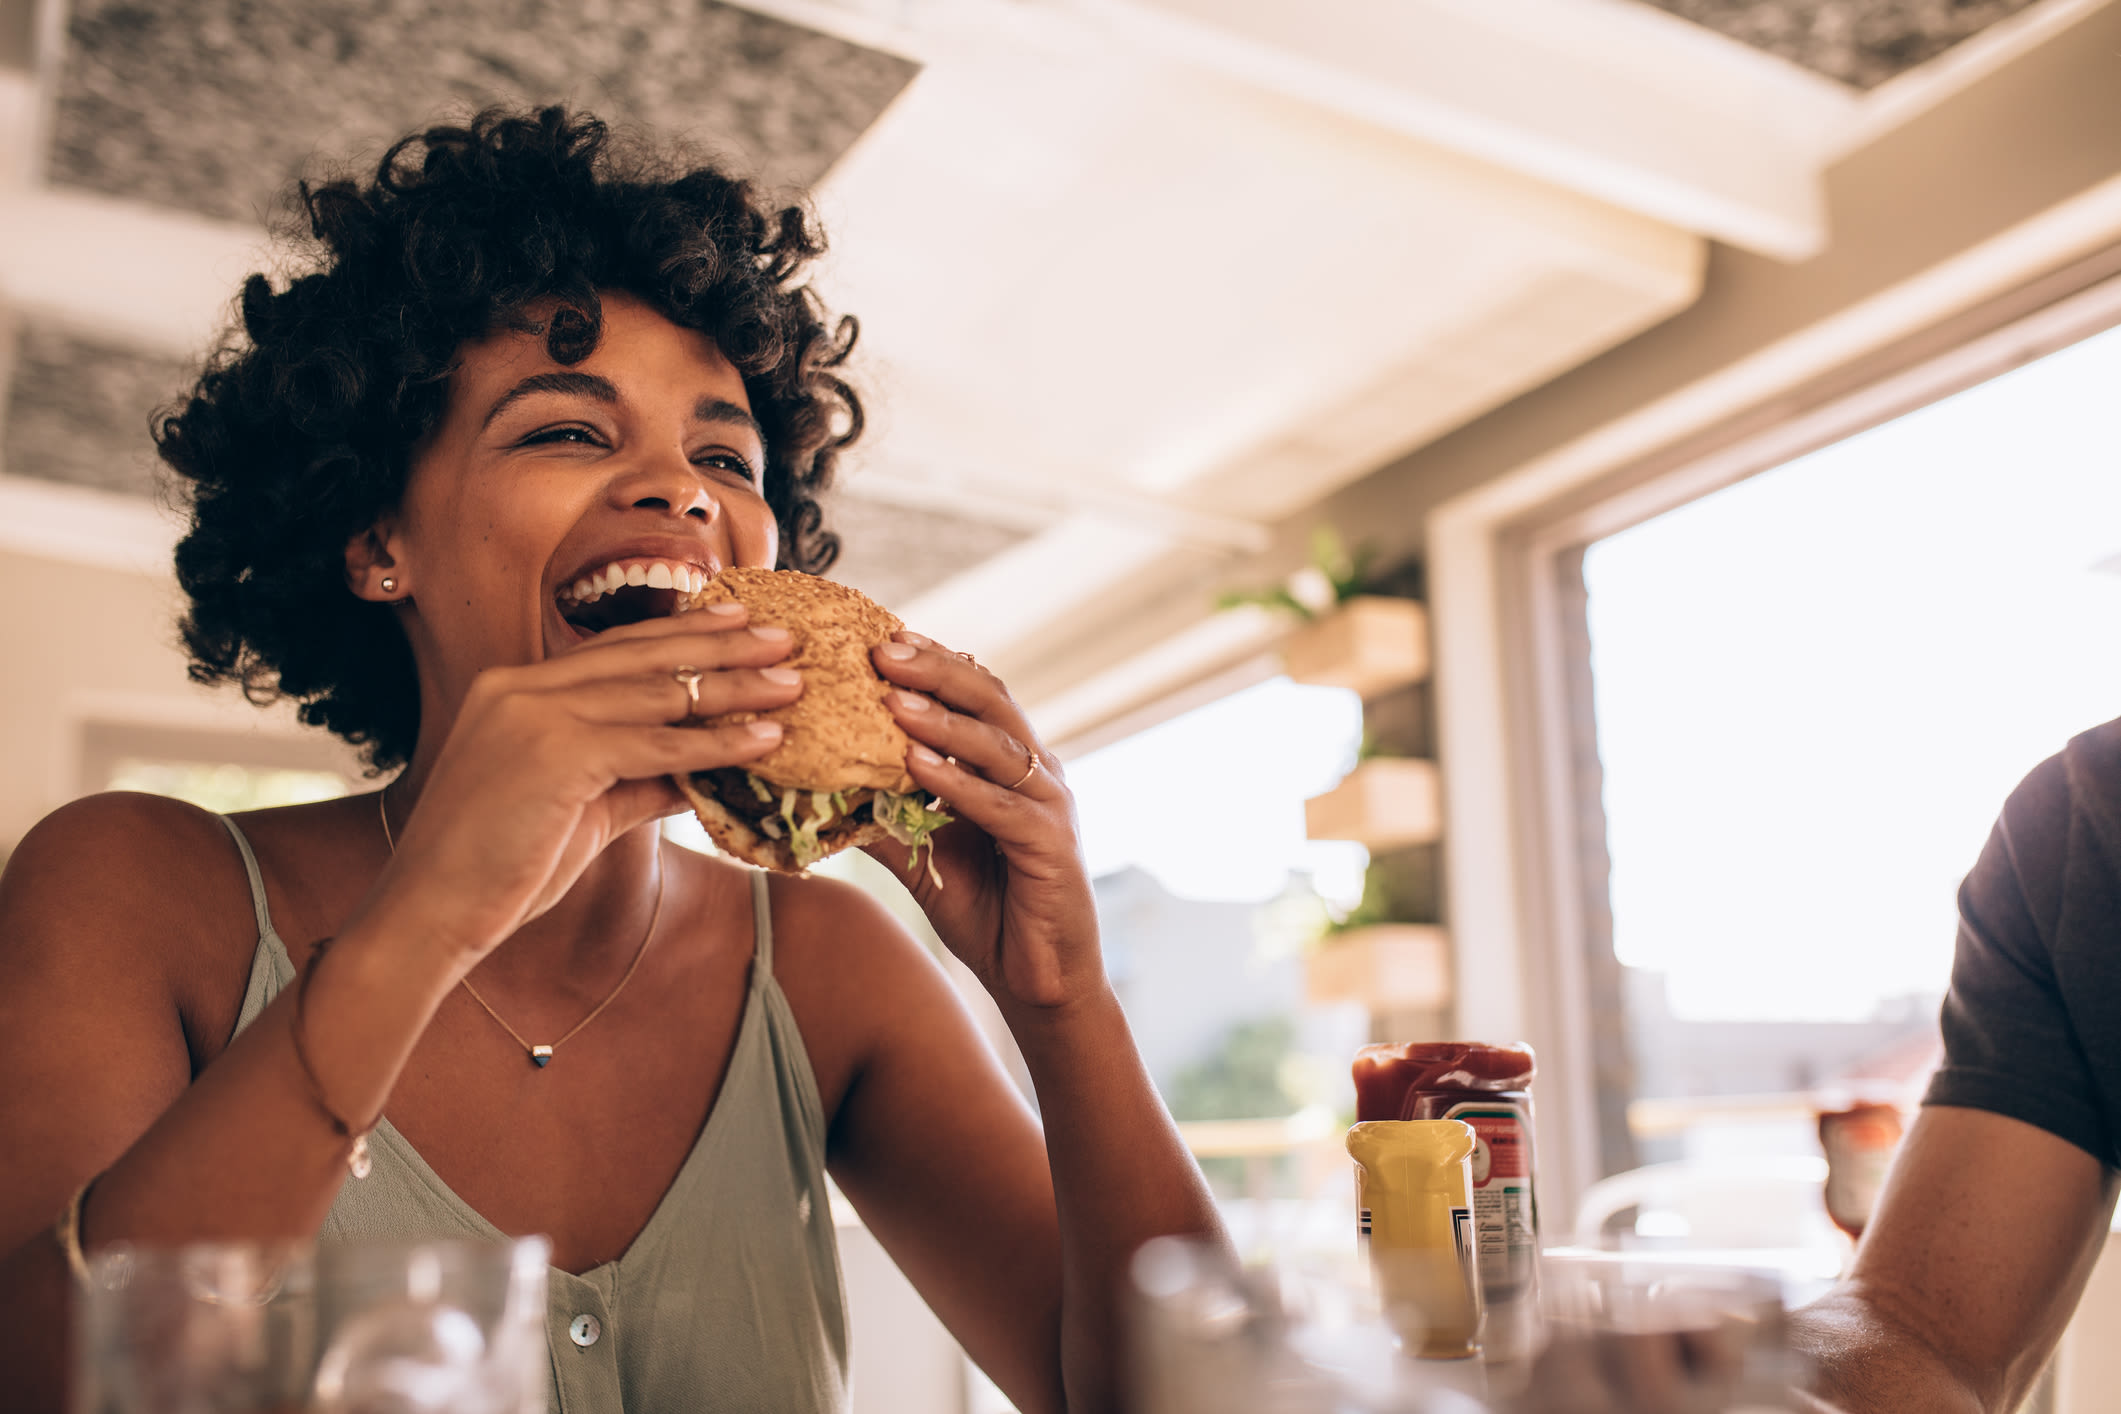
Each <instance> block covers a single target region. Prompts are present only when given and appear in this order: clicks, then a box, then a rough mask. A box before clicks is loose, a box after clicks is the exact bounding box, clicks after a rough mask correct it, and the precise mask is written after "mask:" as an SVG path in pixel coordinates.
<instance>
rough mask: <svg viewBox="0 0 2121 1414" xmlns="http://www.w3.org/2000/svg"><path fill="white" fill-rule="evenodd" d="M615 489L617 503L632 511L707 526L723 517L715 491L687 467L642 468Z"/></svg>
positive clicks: (686, 465) (701, 477)
mask: <svg viewBox="0 0 2121 1414" xmlns="http://www.w3.org/2000/svg"><path fill="white" fill-rule="evenodd" d="M615 489H616V490H617V491H618V492H619V495H618V497H617V499H619V500H620V501H621V502H622V503H623V504H624V505H627V506H629V507H631V508H632V509H634V510H645V511H664V512H666V513H668V514H670V515H679V516H691V517H693V518H694V519H697V520H702V521H706V522H707V523H709V524H712V523H713V522H714V520H715V518H716V517H717V516H719V515H720V514H721V513H722V503H721V501H720V500H719V499H718V498H717V497H716V496H715V494H714V487H713V486H712V484H710V483H709V482H708V480H707V478H705V477H703V476H701V475H700V474H699V472H698V471H696V470H694V469H693V467H692V466H691V464H690V463H680V464H678V465H675V466H671V465H658V466H655V467H652V468H649V467H644V468H642V469H640V470H639V471H637V472H635V473H634V474H633V475H631V476H629V477H627V478H625V480H624V481H623V482H622V483H621V484H620V486H619V487H617V488H615Z"/></svg>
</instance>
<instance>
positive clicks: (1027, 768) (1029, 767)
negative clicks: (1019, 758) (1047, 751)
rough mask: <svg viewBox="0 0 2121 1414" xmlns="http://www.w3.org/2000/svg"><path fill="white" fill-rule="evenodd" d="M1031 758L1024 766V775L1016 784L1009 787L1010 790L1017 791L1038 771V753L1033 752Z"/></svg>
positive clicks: (1017, 779) (1018, 778)
mask: <svg viewBox="0 0 2121 1414" xmlns="http://www.w3.org/2000/svg"><path fill="white" fill-rule="evenodd" d="M1030 756H1031V759H1030V761H1028V762H1027V763H1025V765H1024V774H1022V775H1021V776H1018V777H1017V778H1016V784H1015V785H1012V786H1009V787H1008V789H1010V790H1015V789H1016V788H1017V787H1018V786H1021V785H1022V784H1023V783H1024V782H1025V781H1028V780H1030V779H1031V776H1032V773H1033V772H1035V771H1037V770H1038V753H1037V752H1036V751H1034V752H1031V753H1030Z"/></svg>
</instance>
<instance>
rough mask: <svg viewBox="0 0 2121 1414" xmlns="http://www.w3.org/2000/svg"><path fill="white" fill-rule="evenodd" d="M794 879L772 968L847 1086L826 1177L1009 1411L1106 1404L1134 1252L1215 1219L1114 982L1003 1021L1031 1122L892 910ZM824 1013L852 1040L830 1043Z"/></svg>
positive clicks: (829, 1087)
mask: <svg viewBox="0 0 2121 1414" xmlns="http://www.w3.org/2000/svg"><path fill="white" fill-rule="evenodd" d="M785 892H786V898H785V901H783V900H781V898H780V896H779V895H777V901H776V903H775V906H774V912H775V924H776V928H775V931H776V933H777V934H778V935H779V937H780V939H781V941H780V942H779V944H778V945H777V951H778V953H779V954H780V957H781V959H782V963H781V965H780V966H778V967H777V968H776V972H777V973H778V975H779V976H780V978H781V984H782V987H783V989H784V990H785V991H786V992H787V993H788V996H789V1000H790V1003H791V1005H793V1006H794V1007H795V1009H796V1014H797V1017H798V1019H799V1020H801V1021H802V1022H803V1024H804V1029H805V1034H806V1036H811V1037H815V1038H817V1039H815V1040H813V1041H812V1042H811V1046H810V1049H811V1053H812V1057H813V1059H814V1060H817V1061H820V1062H821V1066H822V1068H821V1073H820V1075H819V1077H818V1078H819V1083H820V1088H821V1089H824V1090H826V1091H827V1092H828V1093H830V1092H832V1091H835V1090H839V1089H842V1088H844V1094H843V1096H842V1098H841V1099H840V1102H839V1105H838V1107H837V1113H836V1115H835V1116H834V1117H833V1124H832V1133H831V1150H830V1152H831V1167H832V1175H833V1178H834V1179H835V1180H836V1181H837V1182H838V1183H839V1185H840V1187H841V1188H842V1189H843V1190H845V1192H846V1194H847V1196H848V1197H849V1198H850V1199H852V1200H853V1202H854V1205H855V1207H856V1209H857V1210H858V1211H859V1212H860V1213H861V1214H862V1219H863V1221H864V1222H865V1223H866V1224H867V1226H868V1227H869V1229H870V1231H871V1232H872V1233H873V1234H874V1235H875V1236H876V1238H877V1240H878V1241H879V1242H880V1243H881V1244H882V1245H883V1247H884V1249H885V1250H886V1251H887V1252H889V1253H890V1254H891V1257H892V1259H893V1260H894V1261H895V1262H897V1263H898V1265H899V1267H900V1268H901V1269H902V1270H903V1271H904V1272H905V1273H906V1275H907V1276H908V1278H910V1279H911V1280H912V1282H913V1284H914V1286H915V1287H916V1288H917V1289H918V1290H919V1291H920V1293H921V1295H922V1297H923V1298H924V1299H926V1301H927V1302H928V1304H929V1306H930V1307H931V1308H932V1309H933V1310H934V1311H935V1313H936V1314H937V1316H939V1317H940V1318H941V1319H942V1321H943V1324H944V1325H945V1326H947V1327H948V1328H949V1329H950V1332H951V1334H953V1335H954V1336H956V1337H957V1340H958V1342H959V1344H961V1345H963V1346H964V1347H965V1350H966V1352H967V1353H968V1354H969V1355H970V1356H971V1357H972V1358H973V1360H975V1361H976V1362H978V1364H979V1366H980V1367H981V1368H982V1369H984V1370H985V1371H986V1372H987V1373H988V1375H989V1376H990V1377H992V1378H993V1380H994V1382H995V1383H996V1384H998V1385H1000V1386H1001V1387H1002V1389H1003V1390H1005V1391H1006V1392H1007V1393H1008V1394H1009V1396H1010V1398H1011V1399H1012V1400H1013V1401H1014V1402H1015V1403H1016V1406H1017V1407H1018V1408H1019V1409H1022V1410H1024V1411H1026V1414H1038V1411H1044V1410H1058V1409H1097V1408H1108V1407H1111V1405H1112V1404H1113V1403H1114V1402H1115V1400H1116V1392H1115V1391H1114V1390H1113V1388H1112V1384H1113V1381H1114V1380H1115V1378H1116V1375H1117V1371H1116V1366H1115V1360H1116V1356H1117V1354H1118V1346H1119V1341H1120V1332H1119V1331H1118V1330H1117V1328H1116V1321H1117V1319H1118V1315H1119V1309H1118V1302H1119V1299H1120V1297H1121V1294H1122V1293H1123V1292H1124V1289H1125V1288H1124V1282H1125V1275H1126V1273H1125V1264H1126V1262H1127V1260H1128V1258H1129V1257H1130V1256H1131V1254H1132V1253H1133V1251H1134V1249H1135V1248H1136V1247H1138V1246H1140V1245H1141V1244H1142V1243H1143V1242H1146V1241H1148V1240H1149V1239H1150V1238H1151V1237H1156V1236H1161V1235H1163V1234H1166V1233H1173V1232H1196V1233H1212V1232H1215V1231H1216V1230H1217V1227H1216V1218H1215V1214H1214V1209H1213V1207H1212V1205H1211V1204H1210V1202H1209V1199H1208V1195H1207V1191H1206V1189H1205V1187H1204V1186H1203V1184H1202V1182H1201V1179H1200V1176H1199V1173H1198V1170H1197V1169H1196V1168H1195V1166H1194V1164H1193V1161H1192V1159H1191V1157H1190V1156H1189V1155H1188V1154H1187V1153H1186V1150H1185V1148H1184V1146H1183V1144H1182V1143H1181V1142H1180V1141H1179V1139H1178V1135H1177V1132H1176V1129H1175V1127H1174V1126H1173V1125H1172V1123H1171V1120H1170V1117H1169V1115H1168V1114H1166V1113H1165V1111H1164V1107H1163V1104H1162V1102H1161V1101H1160V1100H1159V1099H1158V1097H1157V1095H1156V1092H1155V1090H1154V1088H1153V1087H1152V1086H1151V1085H1150V1083H1149V1080H1148V1076H1147V1075H1146V1073H1145V1072H1144V1071H1143V1069H1142V1066H1141V1062H1140V1060H1139V1058H1138V1056H1137V1054H1136V1052H1135V1048H1134V1044H1133V1039H1132V1038H1131V1036H1129V1035H1128V1034H1127V1031H1126V1022H1125V1019H1124V1018H1123V1017H1122V1016H1120V1014H1119V1010H1118V1007H1117V1005H1116V1003H1114V1002H1113V1001H1112V998H1111V993H1110V991H1109V990H1106V991H1104V992H1103V993H1102V996H1101V998H1100V999H1098V1000H1096V1001H1093V1002H1089V1003H1086V1004H1085V1005H1083V1006H1082V1007H1081V1008H1080V1009H1078V1010H1077V1011H1075V1012H1073V1013H1071V1014H1067V1015H1030V1016H1024V1015H1019V1016H1015V1017H1012V1018H1011V1022H1012V1026H1013V1029H1014V1031H1015V1034H1016V1036H1017V1039H1018V1044H1019V1046H1020V1047H1021V1048H1022V1050H1023V1052H1024V1056H1025V1060H1026V1063H1027V1064H1028V1065H1029V1067H1030V1069H1031V1075H1032V1080H1033V1083H1034V1085H1035V1086H1036V1087H1037V1092H1038V1098H1039V1104H1040V1108H1041V1111H1042V1112H1043V1118H1044V1126H1043V1131H1042V1130H1041V1125H1040V1117H1039V1116H1035V1115H1033V1114H1032V1112H1031V1110H1030V1109H1029V1107H1028V1106H1026V1105H1025V1104H1024V1102H1023V1100H1022V1099H1021V1098H1020V1097H1019V1095H1018V1094H1017V1091H1016V1087H1015V1085H1014V1084H1013V1083H1011V1081H1010V1080H1009V1078H1008V1076H1007V1075H1006V1074H1005V1073H1004V1071H1003V1068H1002V1066H1001V1063H1000V1061H999V1060H998V1059H997V1058H996V1057H995V1056H994V1054H993V1052H992V1051H991V1050H990V1049H989V1048H988V1045H987V1042H986V1040H985V1038H984V1037H983V1036H982V1035H981V1034H980V1032H979V1029H978V1026H977V1025H976V1023H975V1022H974V1021H973V1019H972V1017H971V1016H970V1014H969V1013H968V1012H967V1011H966V1009H965V1006H964V1004H963V1002H962V1001H960V1000H959V998H958V996H957V994H956V992H955V990H954V989H953V987H952V986H951V983H950V981H949V980H948V978H946V977H945V976H944V974H943V971H942V969H941V968H940V967H939V966H937V965H936V963H935V962H934V960H933V959H931V958H930V957H928V956H927V954H926V953H925V952H924V951H923V950H922V948H921V946H920V945H919V944H918V943H916V942H915V941H914V940H913V939H912V938H910V937H908V936H907V934H906V932H905V930H904V929H903V928H901V927H900V926H899V925H898V923H897V922H896V921H895V920H894V919H892V918H891V917H890V916H889V915H888V914H887V913H886V912H885V911H884V910H883V909H882V908H881V907H879V906H878V905H877V904H876V903H875V902H873V901H872V900H870V899H869V898H868V897H867V896H866V895H864V894H861V893H859V892H858V891H856V890H854V889H852V888H850V887H848V886H846V885H841V884H836V883H833V882H831V881H826V880H818V881H813V882H811V883H809V884H806V885H804V886H802V887H801V888H791V889H788V890H786V891H785ZM828 1025H829V1026H835V1027H838V1028H841V1029H842V1033H843V1034H842V1035H841V1036H839V1037H837V1038H833V1039H831V1040H826V1039H825V1037H824V1036H822V1035H821V1034H820V1033H822V1032H823V1031H824V1029H825V1028H826V1027H827V1026H828ZM850 1027H851V1028H853V1029H855V1030H856V1031H857V1033H858V1034H857V1035H856V1036H854V1037H852V1038H849V1037H848V1036H846V1035H845V1034H844V1032H845V1029H846V1028H850ZM836 1065H837V1066H844V1068H845V1074H844V1075H836V1074H834V1073H833V1068H834V1067H835V1066H836ZM1056 1198H1058V1200H1059V1201H1058V1203H1057V1202H1056ZM1064 1346H1065V1348H1064Z"/></svg>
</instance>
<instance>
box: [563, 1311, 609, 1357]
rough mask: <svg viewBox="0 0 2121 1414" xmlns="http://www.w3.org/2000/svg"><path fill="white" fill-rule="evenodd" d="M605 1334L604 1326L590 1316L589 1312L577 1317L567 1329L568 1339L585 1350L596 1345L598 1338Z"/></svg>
mask: <svg viewBox="0 0 2121 1414" xmlns="http://www.w3.org/2000/svg"><path fill="white" fill-rule="evenodd" d="M603 1333H604V1327H603V1325H602V1324H601V1323H599V1322H598V1320H597V1318H596V1317H594V1316H592V1315H589V1314H588V1313H587V1312H584V1313H583V1314H581V1315H579V1316H576V1317H575V1318H574V1321H573V1323H572V1324H570V1325H569V1326H568V1327H567V1338H568V1339H569V1340H571V1341H573V1342H574V1343H575V1344H576V1345H579V1346H581V1347H582V1348H583V1349H584V1350H587V1349H588V1348H589V1347H590V1346H592V1345H595V1344H596V1343H597V1337H598V1336H600V1335H602V1334H603Z"/></svg>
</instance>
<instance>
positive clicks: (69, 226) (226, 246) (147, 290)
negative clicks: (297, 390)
mask: <svg viewBox="0 0 2121 1414" xmlns="http://www.w3.org/2000/svg"><path fill="white" fill-rule="evenodd" d="M269 254H270V252H269V249H268V238H267V236H266V233H265V232H264V230H263V229H261V228H259V227H255V226H242V225H235V224H232V223H229V222H225V221H209V220H207V219H206V218H204V217H201V216H193V215H190V214H188V213H185V212H182V211H173V210H170V209H169V208H167V207H160V206H149V205H147V204H146V203H144V202H137V201H121V200H118V199H116V198H114V197H107V196H95V195H91V194H89V193H87V192H74V191H53V190H48V189H43V188H28V189H20V190H15V191H7V192H0V300H4V301H5V302H6V303H7V304H8V305H10V306H12V307H13V308H15V309H17V310H21V311H23V312H25V313H28V314H32V315H35V316H37V317H39V318H41V319H45V320H48V321H50V322H52V323H54V324H58V325H60V326H62V327H64V328H67V329H69V330H72V331H73V332H75V333H77V334H81V335H83V336H85V337H88V338H92V339H100V340H105V341H107V342H110V343H115V344H122V345H125V346H127V347H132V348H139V349H143V350H148V351H152V352H156V353H167V354H175V355H179V356H190V355H196V354H199V353H202V352H204V350H205V349H206V348H207V347H208V345H209V344H210V343H211V342H212V341H213V339H214V337H215V336H216V335H217V334H218V333H219V332H220V331H221V329H222V326H223V325H224V324H226V323H227V322H228V321H229V320H230V319H231V318H232V317H233V314H234V299H233V297H234V295H235V293H236V290H237V288H238V287H239V286H240V285H241V284H242V282H243V277H244V276H246V275H248V274H250V273H251V272H252V271H254V270H260V269H265V268H267V264H268V258H269Z"/></svg>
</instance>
